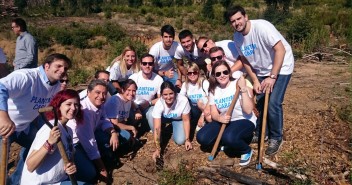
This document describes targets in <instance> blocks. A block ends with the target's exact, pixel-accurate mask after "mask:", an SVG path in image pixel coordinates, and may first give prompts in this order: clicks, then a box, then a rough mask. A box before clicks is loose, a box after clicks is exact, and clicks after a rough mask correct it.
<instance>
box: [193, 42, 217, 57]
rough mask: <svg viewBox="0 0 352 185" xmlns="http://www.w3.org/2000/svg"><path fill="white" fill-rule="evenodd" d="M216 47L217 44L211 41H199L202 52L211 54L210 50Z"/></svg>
mask: <svg viewBox="0 0 352 185" xmlns="http://www.w3.org/2000/svg"><path fill="white" fill-rule="evenodd" d="M214 46H215V43H214V42H213V41H212V40H211V39H202V40H199V41H198V45H197V47H198V49H199V51H200V52H202V53H205V54H209V50H210V49H211V48H212V47H214Z"/></svg>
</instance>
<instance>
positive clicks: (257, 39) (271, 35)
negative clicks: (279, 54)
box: [234, 19, 294, 76]
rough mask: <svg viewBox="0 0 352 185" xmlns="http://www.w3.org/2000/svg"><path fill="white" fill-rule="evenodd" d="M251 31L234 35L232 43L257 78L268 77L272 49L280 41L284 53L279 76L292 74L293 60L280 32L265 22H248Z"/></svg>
mask: <svg viewBox="0 0 352 185" xmlns="http://www.w3.org/2000/svg"><path fill="white" fill-rule="evenodd" d="M250 21H251V29H250V30H249V33H248V34H247V35H245V36H243V35H242V33H239V32H235V33H234V42H235V44H236V48H237V50H238V52H239V53H240V55H242V56H244V57H246V59H247V60H248V62H249V63H250V64H251V65H252V67H253V68H254V69H255V70H256V73H257V75H258V76H269V75H270V73H271V69H272V68H273V62H274V58H275V51H274V49H273V47H274V46H275V45H276V44H277V43H278V42H279V41H281V42H282V44H283V45H284V47H285V50H286V53H285V57H284V61H283V64H282V67H281V70H280V74H282V75H289V74H291V73H292V72H293V68H294V58H293V53H292V49H291V46H290V45H289V44H288V42H287V41H286V40H285V38H284V37H283V36H282V35H281V34H280V32H279V31H278V30H277V29H276V28H275V27H274V25H272V24H271V23H270V22H268V21H266V20H260V19H258V20H250Z"/></svg>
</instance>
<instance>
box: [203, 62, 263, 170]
mask: <svg viewBox="0 0 352 185" xmlns="http://www.w3.org/2000/svg"><path fill="white" fill-rule="evenodd" d="M230 72H231V70H230V67H229V65H228V64H227V63H226V61H218V62H216V63H215V64H214V65H213V67H212V72H211V77H210V78H211V79H210V86H209V92H210V95H209V105H210V113H211V118H212V119H213V122H211V123H210V124H206V125H205V126H204V127H203V128H202V129H201V130H200V131H199V132H198V133H197V141H198V143H199V144H201V145H202V146H212V145H213V144H214V143H215V140H216V138H217V135H218V133H219V131H220V127H221V125H222V124H227V125H226V128H225V131H224V133H223V135H222V138H221V143H222V145H223V146H226V147H228V148H231V149H232V150H234V151H235V152H238V153H240V154H241V160H240V165H242V166H244V165H247V164H248V163H249V162H250V160H251V156H252V153H253V151H252V149H251V148H250V146H249V143H250V142H251V140H252V137H253V131H254V129H255V123H256V119H257V118H256V116H255V115H254V113H253V108H254V103H253V93H252V92H251V90H249V88H248V89H247V86H246V81H245V79H244V78H243V77H241V78H239V79H238V80H234V79H233V78H232V77H231V76H230ZM236 83H238V86H239V89H236ZM236 91H240V94H239V97H238V99H237V100H236V104H235V107H234V109H233V111H232V114H231V116H226V115H225V113H226V112H227V109H228V108H229V106H230V104H231V101H232V99H233V98H234V94H235V92H236Z"/></svg>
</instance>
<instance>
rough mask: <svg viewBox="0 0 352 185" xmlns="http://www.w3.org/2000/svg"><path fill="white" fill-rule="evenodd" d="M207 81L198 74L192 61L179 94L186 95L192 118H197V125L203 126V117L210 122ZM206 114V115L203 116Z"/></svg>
mask: <svg viewBox="0 0 352 185" xmlns="http://www.w3.org/2000/svg"><path fill="white" fill-rule="evenodd" d="M208 89H209V82H208V80H206V79H205V78H203V77H200V76H199V67H198V65H197V64H196V63H192V64H191V65H190V66H189V67H188V72H187V79H186V81H185V82H184V83H183V84H182V88H181V91H180V94H182V95H184V96H186V97H187V98H188V99H189V101H190V103H191V112H192V115H191V117H192V119H193V120H198V123H197V125H198V127H200V128H201V127H203V125H204V121H205V120H204V119H205V118H206V121H207V122H211V115H210V107H209V105H208ZM204 115H206V116H204Z"/></svg>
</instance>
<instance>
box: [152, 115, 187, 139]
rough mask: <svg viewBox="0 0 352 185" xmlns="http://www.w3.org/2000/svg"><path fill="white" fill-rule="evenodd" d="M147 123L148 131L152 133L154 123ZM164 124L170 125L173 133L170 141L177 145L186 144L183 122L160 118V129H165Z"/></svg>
mask: <svg viewBox="0 0 352 185" xmlns="http://www.w3.org/2000/svg"><path fill="white" fill-rule="evenodd" d="M148 123H149V127H150V129H151V130H152V131H154V122H153V121H151V122H150V121H148ZM165 123H171V124H172V133H173V134H172V139H173V140H174V141H175V143H176V144H178V145H183V144H184V143H185V142H186V134H185V129H184V127H183V121H182V120H174V119H170V118H164V117H162V118H161V128H163V127H165Z"/></svg>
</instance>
